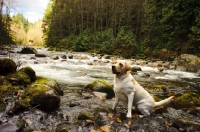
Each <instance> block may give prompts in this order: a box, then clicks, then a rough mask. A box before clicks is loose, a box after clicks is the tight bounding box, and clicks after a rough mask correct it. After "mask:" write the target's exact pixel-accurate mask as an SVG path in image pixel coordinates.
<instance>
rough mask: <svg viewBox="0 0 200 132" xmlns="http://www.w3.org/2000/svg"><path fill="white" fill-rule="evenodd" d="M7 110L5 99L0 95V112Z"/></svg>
mask: <svg viewBox="0 0 200 132" xmlns="http://www.w3.org/2000/svg"><path fill="white" fill-rule="evenodd" d="M5 110H6V104H5V103H4V100H3V97H2V96H1V95H0V112H1V111H5Z"/></svg>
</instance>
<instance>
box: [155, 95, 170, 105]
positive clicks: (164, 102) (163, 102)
mask: <svg viewBox="0 0 200 132" xmlns="http://www.w3.org/2000/svg"><path fill="white" fill-rule="evenodd" d="M173 98H174V96H170V97H169V98H166V99H164V100H161V101H159V102H155V106H154V107H160V106H162V105H164V104H167V103H169V102H171V101H172V99H173Z"/></svg>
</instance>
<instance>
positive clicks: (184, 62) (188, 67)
mask: <svg viewBox="0 0 200 132" xmlns="http://www.w3.org/2000/svg"><path fill="white" fill-rule="evenodd" d="M175 62H176V64H177V67H176V70H182V71H188V72H198V70H199V69H200V58H199V57H198V56H195V55H191V54H182V55H180V56H179V57H177V58H176V59H175Z"/></svg>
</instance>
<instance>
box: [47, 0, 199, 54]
mask: <svg viewBox="0 0 200 132" xmlns="http://www.w3.org/2000/svg"><path fill="white" fill-rule="evenodd" d="M199 8H200V2H199V1H198V0H192V1H184V0H178V1H165V0H161V1H157V0H136V1H132V0H109V1H107V0H95V1H91V0H75V1H74V0H59V1H58V0H51V2H50V3H49V5H48V6H47V8H46V11H45V14H44V15H45V16H44V19H43V31H44V35H45V39H44V42H45V45H46V46H48V47H57V48H58V47H62V48H63V47H64V48H66V49H70V50H73V51H92V52H97V53H108V54H119V55H123V56H124V57H131V56H133V55H136V54H141V53H142V54H143V53H144V54H146V55H152V54H156V53H157V52H160V51H161V52H164V53H168V52H166V51H169V52H170V51H173V52H176V53H178V54H180V53H192V54H196V55H200V47H199V42H200V32H199V31H198V29H199V28H200V23H199V21H198V20H199V19H200V13H199ZM55 27H56V28H55Z"/></svg>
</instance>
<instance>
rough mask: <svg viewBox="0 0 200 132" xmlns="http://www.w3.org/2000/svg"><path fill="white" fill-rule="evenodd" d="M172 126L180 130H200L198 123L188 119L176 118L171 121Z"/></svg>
mask: <svg viewBox="0 0 200 132" xmlns="http://www.w3.org/2000/svg"><path fill="white" fill-rule="evenodd" d="M172 126H174V127H176V128H178V129H179V130H182V131H187V132H188V131H192V132H197V131H199V130H200V123H198V122H194V121H191V120H189V119H184V118H177V119H176V120H174V121H173V123H172Z"/></svg>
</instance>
